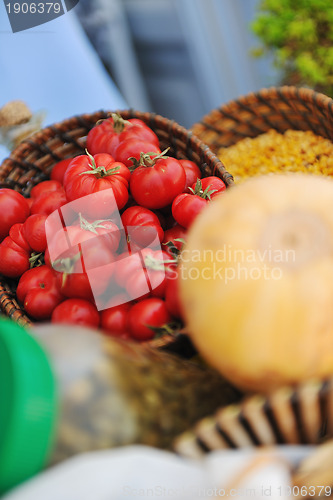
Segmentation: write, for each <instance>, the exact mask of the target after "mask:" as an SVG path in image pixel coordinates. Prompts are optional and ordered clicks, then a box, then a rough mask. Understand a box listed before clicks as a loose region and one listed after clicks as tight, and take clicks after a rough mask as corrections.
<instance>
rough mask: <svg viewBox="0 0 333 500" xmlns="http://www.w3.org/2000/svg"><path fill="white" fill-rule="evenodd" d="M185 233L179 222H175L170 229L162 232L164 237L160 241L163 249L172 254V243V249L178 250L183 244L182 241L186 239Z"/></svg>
mask: <svg viewBox="0 0 333 500" xmlns="http://www.w3.org/2000/svg"><path fill="white" fill-rule="evenodd" d="M186 233H187V230H186V229H185V228H184V227H182V226H180V225H179V224H176V225H175V226H173V227H171V228H170V229H167V230H166V231H165V233H164V238H163V241H162V245H163V250H165V251H166V252H168V253H169V254H171V255H173V254H174V253H175V251H172V246H171V244H172V245H173V247H174V250H176V252H177V251H178V252H180V251H181V249H182V247H183V245H184V241H185V240H186Z"/></svg>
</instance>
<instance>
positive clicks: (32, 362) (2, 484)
mask: <svg viewBox="0 0 333 500" xmlns="http://www.w3.org/2000/svg"><path fill="white" fill-rule="evenodd" d="M56 415H57V396H56V382H55V378H54V376H53V373H52V369H51V367H50V363H49V361H48V358H47V355H46V353H45V352H44V351H43V349H42V348H41V347H40V345H39V344H38V342H37V341H36V340H35V339H34V338H33V336H31V335H30V334H29V333H28V332H27V331H26V330H25V329H24V328H22V327H21V326H20V325H19V324H17V323H15V322H13V321H11V320H9V319H7V318H1V317H0V495H1V494H2V493H4V492H5V491H7V490H9V489H11V488H13V487H14V486H16V485H18V484H19V483H21V482H23V481H25V480H26V479H29V478H30V477H32V476H34V475H35V474H37V473H38V472H40V471H41V470H42V469H43V468H44V467H45V464H46V462H47V459H48V456H49V453H50V448H51V446H52V441H53V437H54V428H55V422H56Z"/></svg>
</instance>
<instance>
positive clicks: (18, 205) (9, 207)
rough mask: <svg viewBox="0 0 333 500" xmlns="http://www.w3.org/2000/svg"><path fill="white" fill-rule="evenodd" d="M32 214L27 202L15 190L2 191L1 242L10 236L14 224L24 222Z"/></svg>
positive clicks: (0, 206) (0, 211) (0, 200)
mask: <svg viewBox="0 0 333 500" xmlns="http://www.w3.org/2000/svg"><path fill="white" fill-rule="evenodd" d="M29 213H30V208H29V205H28V202H27V200H26V199H25V198H24V197H23V196H22V195H21V194H20V193H18V192H17V191H14V190H13V189H7V188H1V189H0V214H1V217H0V241H2V240H3V239H4V238H5V237H6V236H8V235H9V230H10V228H11V227H12V225H13V224H16V223H18V222H24V221H25V219H26V218H27V217H28V215H29Z"/></svg>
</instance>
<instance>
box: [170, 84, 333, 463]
mask: <svg viewBox="0 0 333 500" xmlns="http://www.w3.org/2000/svg"><path fill="white" fill-rule="evenodd" d="M269 129H274V130H276V131H278V132H284V131H286V130H288V129H293V130H311V131H312V132H314V133H315V134H318V135H321V136H322V137H325V138H327V139H330V140H332V141H333V100H332V99H331V98H329V97H327V96H325V95H323V94H319V93H316V92H314V91H313V90H309V89H297V88H295V87H287V86H286V87H280V88H270V89H262V90H260V91H259V92H256V93H251V94H248V95H246V96H242V97H240V98H239V99H236V100H234V101H231V102H229V103H227V104H225V105H223V106H221V107H220V108H218V109H214V110H212V111H211V112H210V113H209V114H207V115H206V116H204V117H203V118H202V120H201V121H200V122H198V123H196V124H194V125H193V126H192V128H191V130H192V131H193V133H194V134H196V135H197V137H199V138H200V139H201V140H202V141H204V142H205V143H206V144H207V145H208V146H209V147H210V149H211V150H212V151H213V152H214V153H217V152H218V150H219V149H220V148H221V147H228V146H231V145H233V144H235V143H237V142H238V141H239V140H241V139H243V138H245V137H256V136H258V135H259V134H262V133H265V132H267V131H268V130H269ZM226 168H228V165H226ZM231 173H232V172H231ZM332 423H333V380H328V381H319V382H316V383H306V384H304V385H303V386H300V387H298V388H284V389H281V390H279V391H277V392H276V393H274V394H273V395H272V396H270V397H268V398H265V397H263V396H257V395H254V396H251V397H246V398H245V399H244V401H242V403H241V404H239V405H232V406H228V407H225V408H222V409H221V410H220V411H218V412H217V413H216V414H215V415H213V416H211V417H208V418H205V419H204V420H202V421H200V422H198V424H197V425H196V426H195V427H194V428H193V429H190V430H189V431H188V432H187V433H185V434H183V435H182V436H180V437H179V438H178V439H177V440H176V441H175V443H174V449H175V451H177V452H178V453H179V454H181V455H184V456H188V457H192V458H193V457H199V456H202V455H203V454H204V453H206V452H207V451H211V450H216V449H222V448H238V447H245V446H257V445H268V446H271V445H275V444H305V443H307V444H318V443H320V442H321V441H323V440H326V439H328V438H333V427H332V425H333V424H332Z"/></svg>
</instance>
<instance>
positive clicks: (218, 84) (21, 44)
mask: <svg viewBox="0 0 333 500" xmlns="http://www.w3.org/2000/svg"><path fill="white" fill-rule="evenodd" d="M257 3H258V0H80V1H79V4H78V5H77V6H76V7H75V8H74V9H73V10H72V11H70V12H69V13H67V14H65V15H63V16H61V17H59V18H58V19H55V20H53V21H51V22H49V23H46V24H44V25H41V26H39V27H37V28H32V29H30V30H26V31H22V32H20V33H15V34H13V33H12V32H11V29H10V25H9V21H8V19H7V15H6V11H5V8H4V5H3V3H1V5H0V68H1V79H0V107H1V106H2V105H3V104H5V103H6V102H8V101H9V100H13V99H22V100H24V101H25V102H26V104H27V105H28V106H29V107H30V108H31V110H32V111H37V110H40V109H43V110H45V112H46V119H45V125H48V124H50V123H54V122H56V121H61V120H63V119H64V118H68V117H70V116H72V115H74V114H78V113H84V112H92V111H96V110H98V109H119V108H123V107H132V108H135V109H138V110H143V111H154V112H157V113H160V114H162V115H164V116H166V117H168V118H172V119H175V120H176V121H177V122H179V123H180V124H182V125H184V126H185V127H190V126H191V125H192V124H193V123H195V122H196V121H198V120H200V118H201V117H202V116H203V115H204V114H206V113H208V112H210V111H211V110H212V109H213V108H215V107H218V106H220V105H221V104H223V103H225V102H227V101H229V100H231V99H234V98H236V97H238V96H240V95H242V94H246V93H248V92H250V91H255V90H258V89H260V88H262V87H267V86H271V85H274V84H276V83H277V82H278V74H277V73H276V71H275V70H274V69H273V65H272V61H271V60H270V59H269V58H260V59H256V58H254V57H252V55H251V53H250V51H251V49H252V48H254V47H256V46H257V45H258V41H257V40H256V39H255V37H254V35H253V34H252V33H251V30H250V27H249V23H250V22H251V21H252V20H253V18H254V16H255V13H256V5H257ZM2 153H3V151H2ZM0 154H1V151H0Z"/></svg>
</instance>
